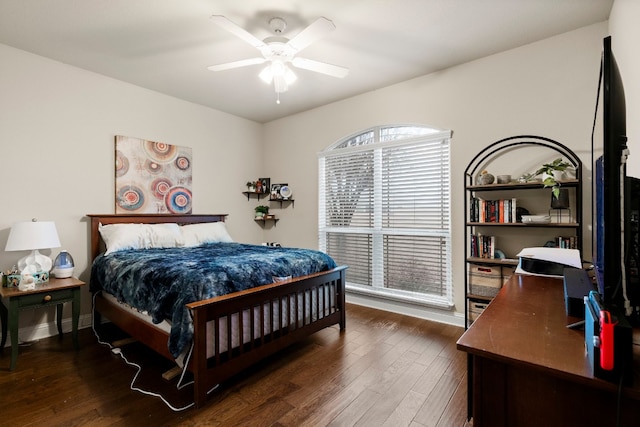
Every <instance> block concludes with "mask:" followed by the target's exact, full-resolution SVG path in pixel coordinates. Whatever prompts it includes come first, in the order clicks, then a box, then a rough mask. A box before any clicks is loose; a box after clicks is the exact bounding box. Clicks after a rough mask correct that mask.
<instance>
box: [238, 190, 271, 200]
mask: <svg viewBox="0 0 640 427" xmlns="http://www.w3.org/2000/svg"><path fill="white" fill-rule="evenodd" d="M242 194H244V195H245V196H247V200H249V199H251V196H256V197H257V198H258V200H260V199H262V197H263V196H266V195H268V194H269V193H258V192H257V191H243V192H242Z"/></svg>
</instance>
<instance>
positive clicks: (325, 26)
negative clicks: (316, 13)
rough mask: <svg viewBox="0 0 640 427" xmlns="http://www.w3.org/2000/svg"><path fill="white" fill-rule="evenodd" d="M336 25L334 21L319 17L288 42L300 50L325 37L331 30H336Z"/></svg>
mask: <svg viewBox="0 0 640 427" xmlns="http://www.w3.org/2000/svg"><path fill="white" fill-rule="evenodd" d="M335 29H336V26H335V25H334V24H333V22H332V21H331V20H329V19H327V18H325V17H320V18H318V19H317V20H316V21H315V22H314V23H313V24H311V25H309V26H308V27H307V28H305V29H304V30H302V31H301V32H300V33H298V35H296V36H295V37H294V38H292V39H291V40H289V42H288V43H287V44H288V45H289V46H291V47H292V48H294V49H295V50H296V51H297V52H300V51H301V50H302V49H304V48H305V47H307V46H309V45H310V44H311V43H313V42H314V41H316V40H318V39H319V38H320V37H324V36H326V35H327V34H329V33H330V32H331V31H333V30H335Z"/></svg>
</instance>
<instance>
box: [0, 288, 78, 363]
mask: <svg viewBox="0 0 640 427" xmlns="http://www.w3.org/2000/svg"><path fill="white" fill-rule="evenodd" d="M84 284H85V283H84V282H82V281H80V280H78V279H75V278H73V277H69V278H66V279H56V278H54V277H51V278H50V279H49V281H48V282H47V283H43V284H41V285H36V288H35V289H33V290H30V291H20V290H18V288H3V287H0V296H1V297H2V298H6V299H8V300H9V308H8V309H7V307H5V305H4V304H3V303H2V300H1V299H0V322H2V340H1V341H0V351H1V350H2V349H3V348H4V344H5V342H6V340H7V324H8V325H9V327H10V331H11V363H10V365H9V370H11V371H13V370H14V369H15V367H16V361H17V360H18V329H19V328H18V316H19V312H20V311H21V310H26V309H36V308H40V307H48V306H54V305H55V306H56V321H57V323H58V334H59V335H60V336H62V305H63V304H64V303H65V302H68V301H71V303H72V309H71V310H72V312H71V336H72V339H73V344H74V346H75V348H76V349H78V348H79V347H78V320H79V318H80V287H81V286H84Z"/></svg>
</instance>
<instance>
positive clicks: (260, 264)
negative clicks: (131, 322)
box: [90, 243, 336, 357]
mask: <svg viewBox="0 0 640 427" xmlns="http://www.w3.org/2000/svg"><path fill="white" fill-rule="evenodd" d="M334 267H336V263H335V261H334V260H333V259H331V257H329V256H328V255H327V254H325V253H322V252H319V251H314V250H309V249H294V248H279V247H270V246H257V245H247V244H242V243H209V244H205V245H203V246H198V247H191V248H163V249H144V250H124V251H119V252H114V253H111V254H109V255H106V256H105V255H104V254H103V255H99V256H98V257H97V258H96V259H95V260H94V262H93V266H92V269H91V282H90V284H91V291H92V292H97V291H100V290H104V291H106V292H108V293H110V294H112V295H114V296H115V297H116V298H117V299H118V300H119V301H121V302H124V303H126V304H128V305H130V306H132V307H134V308H136V309H138V310H140V311H146V312H148V313H149V315H151V318H152V320H153V322H154V323H160V322H162V321H163V320H165V319H167V320H169V321H170V322H171V333H170V337H169V344H168V345H169V351H170V352H171V354H172V355H173V356H174V357H178V355H180V354H181V353H182V351H183V350H184V349H185V348H186V347H187V346H188V345H189V344H190V343H191V340H192V338H193V325H192V321H191V315H190V313H189V310H188V309H187V307H186V306H185V304H188V303H190V302H194V301H200V300H203V299H207V298H212V297H215V296H220V295H225V294H229V293H232V292H236V291H241V290H244V289H249V288H252V287H255V286H260V285H265V284H268V283H272V282H273V277H274V276H289V275H290V276H293V277H297V276H303V275H306V274H311V273H316V272H319V271H326V270H330V269H332V268H334Z"/></svg>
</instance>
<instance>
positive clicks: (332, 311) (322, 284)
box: [187, 267, 346, 406]
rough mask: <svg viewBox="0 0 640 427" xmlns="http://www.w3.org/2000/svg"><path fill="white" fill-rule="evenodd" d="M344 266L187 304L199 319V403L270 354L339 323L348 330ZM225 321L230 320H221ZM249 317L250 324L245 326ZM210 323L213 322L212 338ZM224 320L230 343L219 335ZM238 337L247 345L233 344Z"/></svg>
mask: <svg viewBox="0 0 640 427" xmlns="http://www.w3.org/2000/svg"><path fill="white" fill-rule="evenodd" d="M345 270H346V267H338V268H335V269H333V270H331V271H329V272H323V273H317V274H313V275H309V276H304V277H300V278H296V279H293V280H288V281H285V282H279V283H276V284H272V285H266V286H261V287H259V288H254V289H250V290H247V291H243V292H237V293H234V294H230V295H225V296H221V297H217V298H212V299H209V300H204V301H199V302H195V303H191V304H187V306H188V307H189V308H190V309H191V311H192V314H193V322H194V348H193V354H192V357H191V363H190V364H189V366H190V369H191V370H192V372H193V374H194V379H195V384H194V387H195V388H194V392H195V403H196V406H201V405H202V404H203V403H204V402H205V400H206V397H207V391H208V390H210V389H211V388H213V387H214V386H216V385H217V384H219V383H220V382H222V381H224V380H226V379H228V378H230V377H232V376H233V375H236V374H237V373H239V372H241V371H242V370H244V369H246V368H247V367H249V366H251V365H253V364H254V363H256V362H258V361H260V360H262V359H264V358H265V357H266V356H268V355H270V354H273V353H275V352H277V351H279V350H281V349H283V348H285V347H287V346H289V345H291V344H293V343H295V342H297V341H299V340H301V339H302V338H305V337H307V336H309V335H311V334H313V333H314V332H317V331H319V330H321V329H323V328H326V327H328V326H331V325H334V324H339V325H340V329H341V330H343V329H344V328H345V292H344V290H345ZM247 315H248V316H247ZM247 318H248V319H247ZM221 319H223V320H225V321H224V322H220V320H221ZM228 319H236V321H237V322H238V325H237V326H238V327H237V328H232V327H231V325H232V322H231V321H228ZM247 321H248V322H249V323H250V324H249V325H244V324H243V323H244V322H247ZM208 322H212V323H209V324H210V325H213V330H210V331H209V336H207V323H208ZM269 322H270V324H268V323H269ZM221 323H222V324H224V325H226V328H227V330H226V337H227V342H221V341H220V339H219V337H220V336H221V332H222V331H220V324H221ZM245 326H246V327H247V328H248V330H249V331H250V332H249V333H250V337H249V339H247V337H246V336H243V330H244V329H245ZM234 334H235V336H234ZM234 341H235V342H240V343H242V344H241V345H238V346H233V345H232V342H234ZM207 342H209V343H210V344H209V345H210V346H211V343H213V351H212V354H211V355H210V357H208V356H207ZM227 349H231V350H227Z"/></svg>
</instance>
